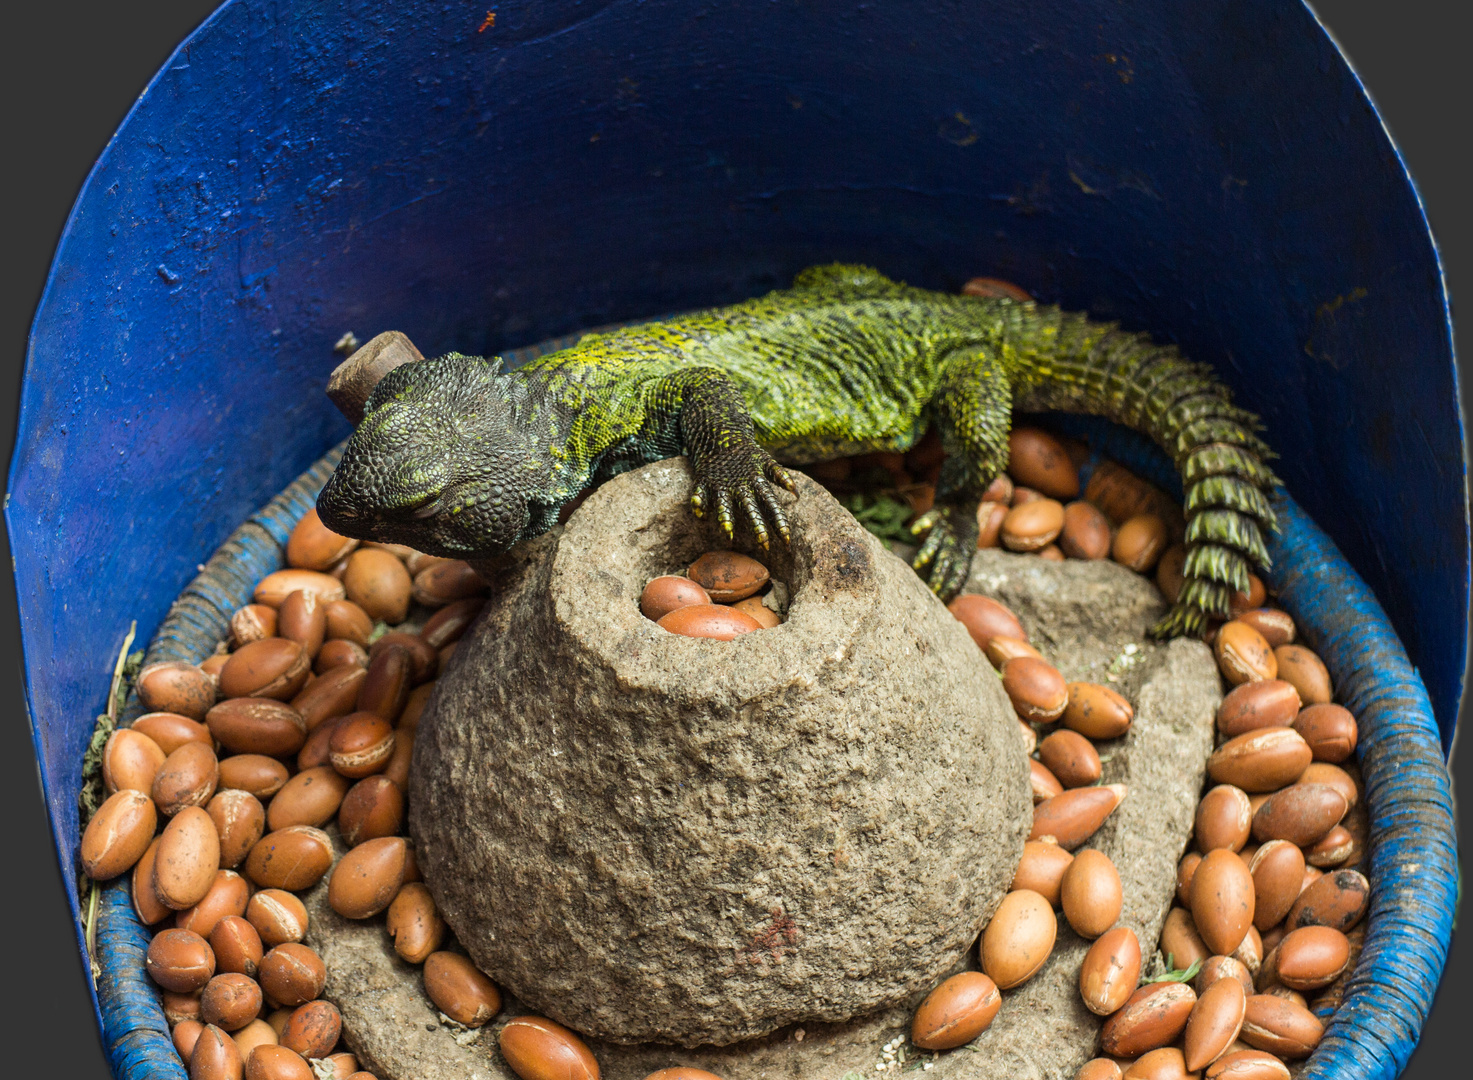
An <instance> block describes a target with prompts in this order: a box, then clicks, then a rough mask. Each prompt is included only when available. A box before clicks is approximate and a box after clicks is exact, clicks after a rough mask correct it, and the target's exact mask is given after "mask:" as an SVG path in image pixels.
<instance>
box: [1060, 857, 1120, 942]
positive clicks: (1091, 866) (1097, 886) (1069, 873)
mask: <svg viewBox="0 0 1473 1080" xmlns="http://www.w3.org/2000/svg"><path fill="white" fill-rule="evenodd" d="M1060 885H1061V888H1060V892H1059V900H1060V902H1061V903H1062V905H1063V908H1064V918H1065V919H1067V920H1068V921H1069V925H1070V926H1071V927H1072V928H1073V930H1074V932H1075V933H1076V934H1078V935H1079V936H1080V937H1082V938H1084V939H1086V940H1091V939H1093V938H1097V937H1099V936H1100V935H1101V934H1103V933H1104V932H1105V931H1106V930H1108V929H1110V927H1112V926H1114V925H1115V921H1116V920H1117V919H1119V918H1120V909H1121V905H1122V903H1123V896H1122V893H1121V887H1120V874H1119V872H1118V871H1117V870H1116V869H1115V864H1114V863H1112V862H1111V861H1110V857H1109V856H1108V855H1106V854H1105V853H1104V852H1101V851H1095V850H1094V849H1092V848H1086V849H1085V850H1083V851H1081V852H1079V853H1078V854H1077V855H1075V857H1074V861H1073V862H1072V863H1071V864H1070V865H1069V868H1068V869H1067V870H1065V871H1064V879H1063V881H1062V882H1061V883H1060Z"/></svg>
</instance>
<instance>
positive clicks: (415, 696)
mask: <svg viewBox="0 0 1473 1080" xmlns="http://www.w3.org/2000/svg"><path fill="white" fill-rule="evenodd" d="M436 681H438V680H432V681H430V682H427V683H422V684H421V685H419V686H416V687H415V688H414V690H413V691H412V692H411V693H410V695H409V700H408V701H406V702H405V703H404V711H403V712H402V713H400V714H399V723H398V725H397V728H398V730H399V731H400V732H404V731H414V730H415V729H416V728H418V727H419V718H420V717H421V716H422V715H424V710H425V706H426V705H428V704H429V703H430V695H431V694H433V693H434V692H435V683H436Z"/></svg>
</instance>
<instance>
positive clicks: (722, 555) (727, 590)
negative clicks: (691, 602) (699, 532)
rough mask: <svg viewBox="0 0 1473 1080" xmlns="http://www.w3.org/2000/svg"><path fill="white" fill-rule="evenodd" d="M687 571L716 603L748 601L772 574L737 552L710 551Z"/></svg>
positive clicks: (691, 578)
mask: <svg viewBox="0 0 1473 1080" xmlns="http://www.w3.org/2000/svg"><path fill="white" fill-rule="evenodd" d="M685 573H686V577H688V578H689V579H690V580H691V581H693V582H695V583H696V585H697V586H699V587H700V588H702V589H704V590H705V591H706V594H707V596H709V597H710V601H709V602H710V603H713V604H729V603H733V602H735V601H737V600H745V599H746V598H747V597H749V596H751V595H752V594H753V593H755V592H756V591H757V590H758V589H760V588H762V586H764V585H766V584H767V581H768V577H769V575H768V572H767V567H765V566H763V565H762V564H761V563H760V562H758V561H757V560H756V559H752V558H748V557H747V556H746V555H741V554H739V553H737V552H735V551H708V552H706V554H704V555H702V556H701V557H700V558H699V559H697V560H696V561H695V562H693V563H691V564H690V568H689V569H688V570H686V572H685ZM656 621H658V620H656Z"/></svg>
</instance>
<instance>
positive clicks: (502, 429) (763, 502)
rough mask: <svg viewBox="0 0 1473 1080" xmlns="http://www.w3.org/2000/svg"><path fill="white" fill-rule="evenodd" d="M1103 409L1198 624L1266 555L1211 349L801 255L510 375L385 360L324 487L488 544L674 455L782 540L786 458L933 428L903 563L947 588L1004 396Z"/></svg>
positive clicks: (1159, 627) (412, 526)
mask: <svg viewBox="0 0 1473 1080" xmlns="http://www.w3.org/2000/svg"><path fill="white" fill-rule="evenodd" d="M1015 409H1016V410H1022V411H1028V412H1037V411H1046V410H1062V411H1072V412H1083V413H1091V414H1095V415H1101V416H1105V417H1108V418H1109V419H1112V420H1115V421H1117V422H1119V423H1122V424H1124V425H1126V426H1128V427H1131V428H1134V429H1136V430H1138V431H1141V432H1143V433H1145V434H1146V435H1148V436H1150V437H1151V438H1153V439H1154V440H1155V441H1156V442H1157V443H1158V444H1159V445H1160V446H1161V447H1162V448H1163V449H1165V451H1166V452H1167V453H1168V454H1169V455H1170V456H1171V457H1172V459H1173V460H1174V462H1175V464H1176V466H1177V469H1178V471H1179V473H1180V475H1181V477H1182V482H1183V490H1184V491H1185V505H1184V510H1185V515H1186V521H1187V525H1186V535H1185V544H1186V548H1187V554H1186V561H1185V565H1184V567H1183V569H1182V576H1183V580H1184V584H1183V586H1182V588H1181V590H1180V592H1179V594H1178V596H1177V599H1176V601H1175V603H1174V604H1173V605H1172V607H1171V609H1170V610H1169V611H1168V613H1167V614H1166V615H1165V617H1164V618H1162V619H1161V621H1160V622H1158V623H1157V624H1156V625H1155V626H1154V627H1152V629H1151V633H1152V634H1153V635H1154V636H1156V637H1175V636H1180V635H1183V634H1201V633H1202V632H1204V631H1205V629H1206V628H1207V625H1208V620H1209V617H1213V616H1217V617H1224V618H1225V617H1226V616H1227V615H1228V611H1229V598H1230V596H1231V594H1232V593H1234V592H1246V591H1247V590H1248V587H1249V577H1248V575H1249V572H1250V569H1251V568H1252V567H1254V566H1257V567H1261V568H1266V567H1267V566H1268V565H1269V556H1268V552H1267V550H1266V548H1265V544H1264V539H1265V533H1266V532H1267V531H1268V530H1272V529H1275V528H1276V523H1275V517H1274V511H1273V508H1272V506H1271V504H1270V501H1269V495H1270V494H1271V492H1272V490H1273V488H1274V486H1275V485H1276V484H1277V482H1278V481H1277V478H1276V477H1275V476H1274V474H1273V472H1272V470H1271V469H1270V468H1269V467H1268V465H1267V464H1266V462H1267V461H1268V460H1269V459H1270V458H1271V457H1272V456H1273V455H1272V452H1271V451H1270V450H1269V448H1268V446H1267V445H1266V444H1265V443H1264V441H1263V440H1262V438H1261V437H1260V435H1259V432H1260V431H1261V430H1262V425H1261V424H1260V422H1259V421H1258V418H1257V417H1256V416H1254V415H1253V414H1252V413H1250V412H1248V411H1246V410H1244V409H1241V408H1239V407H1238V406H1236V405H1234V404H1233V403H1232V398H1231V393H1230V391H1229V390H1228V389H1227V387H1226V386H1224V385H1223V384H1222V383H1221V382H1220V381H1218V380H1217V379H1216V378H1215V376H1214V373H1213V371H1212V369H1211V367H1210V366H1208V365H1206V364H1202V363H1194V362H1191V361H1188V360H1186V359H1185V358H1183V357H1182V356H1181V355H1180V353H1179V352H1178V350H1177V349H1176V348H1175V347H1174V346H1171V345H1162V344H1157V343H1155V342H1154V341H1153V340H1152V339H1151V338H1149V337H1148V336H1147V335H1145V334H1140V333H1134V332H1128V331H1124V330H1121V329H1120V328H1119V327H1118V326H1117V325H1116V324H1114V323H1107V322H1100V321H1095V320H1092V319H1089V318H1087V317H1086V316H1084V315H1081V314H1077V313H1070V312H1065V311H1063V310H1061V309H1060V308H1058V307H1056V306H1053V305H1048V304H1041V303H1035V302H1032V301H1021V300H1014V299H1010V298H1006V297H974V296H968V295H963V294H950V293H942V292H936V291H931V290H927V289H921V288H916V287H912V286H909V285H905V284H902V283H900V282H897V281H893V280H891V279H890V278H887V277H885V276H884V275H883V274H881V273H880V272H879V271H877V270H874V269H872V268H870V267H867V266H860V265H853V264H843V263H835V264H830V265H825V266H816V267H810V268H809V269H807V270H805V271H803V272H801V273H800V274H798V275H797V277H796V279H795V280H794V283H793V285H792V287H790V288H787V289H780V290H777V291H774V292H771V293H769V294H767V295H765V296H760V297H757V298H755V299H751V300H747V301H744V302H741V303H737V304H734V305H730V306H727V307H720V308H712V309H708V310H703V311H696V312H692V313H689V314H685V315H681V316H678V317H675V318H671V319H667V320H662V321H658V322H652V323H645V324H639V325H632V326H626V327H623V328H620V329H617V330H612V331H608V332H604V333H590V334H587V335H585V336H583V337H582V338H581V339H579V340H578V341H577V343H576V344H574V345H572V346H571V347H569V348H566V349H562V350H560V351H557V352H553V353H549V354H546V355H544V356H541V357H538V358H537V359H535V360H533V361H532V362H530V363H527V364H525V365H523V366H521V367H518V368H515V369H513V370H503V368H502V365H501V363H500V361H498V360H497V359H495V358H492V359H481V358H477V357H470V356H463V355H460V354H458V353H450V354H447V355H445V356H442V357H439V358H435V359H425V360H419V361H417V362H414V363H410V364H405V365H403V366H400V367H398V368H395V369H394V370H392V371H390V372H388V374H386V375H385V376H384V377H383V378H382V379H381V380H380V381H379V383H378V384H377V385H376V386H375V387H374V388H373V391H372V393H371V394H370V396H369V398H368V400H367V401H366V402H365V405H364V416H363V419H362V421H361V422H360V423H359V424H358V426H357V428H356V430H355V431H354V433H353V434H352V436H351V437H350V438H349V440H348V442H347V445H346V447H345V449H344V452H343V455H342V459H341V461H340V462H339V464H338V466H337V469H336V470H335V471H334V473H333V475H332V477H331V478H330V479H329V480H328V482H327V484H326V485H325V486H324V487H323V489H322V492H321V494H320V496H319V498H318V501H317V508H318V512H319V515H320V517H321V520H322V522H323V523H324V524H325V525H326V526H327V527H328V528H330V529H332V530H334V531H336V532H339V533H341V534H343V535H346V536H349V537H356V538H359V539H366V540H376V541H380V542H389V543H398V544H405V545H408V546H410V547H413V548H415V549H417V550H419V551H422V552H425V553H427V554H432V555H440V556H445V557H449V558H457V559H468V560H476V559H489V558H493V557H494V556H496V555H499V554H501V553H502V552H505V551H507V550H508V549H510V548H511V547H512V546H514V545H515V544H518V543H520V542H521V541H524V540H527V539H529V538H531V537H534V536H537V535H540V534H541V533H544V532H546V531H547V530H548V529H550V528H551V527H552V526H554V525H555V524H557V522H558V520H559V514H560V512H561V511H562V510H563V508H564V507H566V506H568V505H570V504H571V503H573V501H574V500H576V499H578V498H579V497H580V496H581V495H583V494H584V493H586V491H588V490H590V489H591V488H593V487H596V486H598V485H599V484H601V483H603V482H604V481H606V480H608V479H610V478H611V477H613V476H616V475H618V474H619V473H621V472H624V471H626V470H629V469H633V468H636V467H639V466H641V465H644V464H647V463H650V462H653V461H658V460H661V459H663V458H668V457H674V456H678V455H682V454H684V455H686V456H687V457H688V458H689V461H690V465H691V469H692V472H693V474H694V484H693V490H692V493H691V500H690V505H691V510H692V511H693V512H694V513H695V514H696V515H697V516H698V517H701V516H712V517H714V519H715V521H716V522H717V523H718V524H719V526H720V528H721V530H722V531H723V532H724V533H725V535H726V537H727V538H728V542H730V541H731V540H732V539H733V538H734V535H735V533H734V530H735V528H736V526H737V525H738V524H741V523H743V522H744V523H745V525H746V526H748V527H750V528H751V530H752V532H753V533H754V534H755V541H756V543H757V545H758V546H759V547H761V548H764V549H765V548H767V546H768V545H769V544H770V543H771V542H773V540H774V539H775V538H776V539H777V540H780V541H781V542H784V543H786V542H787V541H789V540H790V539H791V533H790V530H789V526H788V521H787V517H786V514H785V513H784V510H783V503H782V500H781V499H780V498H779V497H778V496H777V490H778V489H779V488H783V489H786V490H787V491H789V492H794V493H796V489H795V486H794V482H793V479H792V476H791V474H790V473H789V471H788V467H797V466H802V465H805V464H811V463H815V462H820V461H825V460H831V459H834V458H838V457H843V456H848V455H852V454H860V453H864V452H868V451H875V450H891V451H904V450H907V449H909V448H910V447H912V446H914V445H915V444H916V442H917V441H918V440H919V439H920V438H921V436H922V435H923V434H924V433H925V432H926V430H927V429H928V428H930V427H933V426H934V427H935V428H936V430H937V433H938V434H939V436H940V439H941V443H942V446H943V448H944V449H945V450H946V452H947V456H946V458H945V460H944V463H943V466H942V470H941V474H940V477H939V479H938V481H937V484H936V499H935V505H934V506H933V508H932V509H931V510H930V511H928V512H927V513H926V514H924V515H922V516H921V517H920V518H918V519H917V521H916V522H915V523H914V525H913V532H914V533H915V534H916V535H917V536H918V537H924V540H923V541H922V542H921V544H920V547H919V550H918V552H917V553H916V555H915V558H914V560H913V563H912V565H913V566H914V568H915V569H916V571H917V572H919V573H921V574H922V576H923V577H924V578H925V579H926V580H927V582H928V584H929V585H930V587H931V589H932V591H933V592H935V593H936V594H937V595H938V596H940V598H941V599H942V600H943V601H945V600H949V599H951V598H952V597H953V596H954V595H955V594H956V593H957V592H958V591H959V590H960V589H961V587H962V585H963V584H964V582H965V580H966V575H967V572H968V569H969V567H970V563H971V554H972V552H973V551H975V550H976V539H977V533H978V525H977V517H976V511H977V506H978V502H979V499H980V496H981V494H982V493H983V492H984V491H985V489H986V487H987V485H988V484H989V483H990V482H991V481H992V480H993V479H994V478H995V477H996V476H997V475H998V474H999V473H1001V472H1002V471H1003V470H1004V469H1005V468H1006V466H1007V463H1008V438H1007V437H1008V432H1009V428H1010V423H1011V418H1012V413H1013V410H1015Z"/></svg>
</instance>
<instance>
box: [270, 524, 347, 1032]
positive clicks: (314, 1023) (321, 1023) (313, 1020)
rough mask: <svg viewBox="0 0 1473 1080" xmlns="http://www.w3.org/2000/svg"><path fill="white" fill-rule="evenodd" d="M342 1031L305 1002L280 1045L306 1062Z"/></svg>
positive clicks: (324, 1004) (328, 1007) (328, 1013)
mask: <svg viewBox="0 0 1473 1080" xmlns="http://www.w3.org/2000/svg"><path fill="white" fill-rule="evenodd" d="M354 554H355V555H356V554H358V552H354ZM342 1031H343V1018H342V1016H341V1014H339V1012H338V1007H337V1006H336V1005H334V1004H333V1003H332V1002H330V1001H309V1002H307V1004H305V1005H302V1006H300V1007H298V1008H297V1009H295V1010H293V1012H292V1015H291V1018H290V1019H289V1020H287V1022H286V1027H285V1028H283V1029H282V1032H281V1045H282V1046H284V1047H286V1048H287V1049H288V1050H295V1051H296V1052H297V1053H299V1054H301V1055H302V1057H304V1058H306V1059H308V1060H309V1061H310V1060H311V1059H312V1058H320V1057H326V1056H327V1055H328V1054H330V1053H332V1048H333V1047H334V1046H336V1045H337V1044H338V1036H339V1035H341V1034H342Z"/></svg>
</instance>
